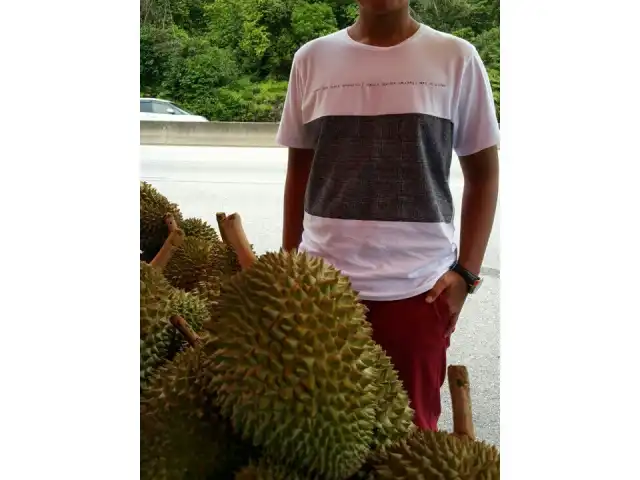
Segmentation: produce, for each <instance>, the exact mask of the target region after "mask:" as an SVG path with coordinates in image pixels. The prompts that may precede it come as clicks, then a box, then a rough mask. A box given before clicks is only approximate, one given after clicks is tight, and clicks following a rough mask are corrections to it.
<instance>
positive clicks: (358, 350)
mask: <svg viewBox="0 0 640 480" xmlns="http://www.w3.org/2000/svg"><path fill="white" fill-rule="evenodd" d="M219 312H220V313H219V317H218V318H214V319H212V321H211V322H210V324H209V325H208V326H207V328H209V329H211V330H213V331H214V333H215V335H216V336H217V338H216V340H215V342H214V345H215V347H216V352H215V354H214V355H213V356H212V358H213V362H212V370H213V372H214V374H213V379H212V386H213V387H214V388H215V389H216V391H217V393H218V397H217V401H218V405H220V407H221V411H222V413H223V415H225V416H227V417H229V418H231V420H232V423H233V424H234V426H235V428H236V429H237V430H238V431H239V432H240V433H242V434H243V436H244V437H245V438H247V439H250V440H251V441H252V442H253V443H254V444H255V445H258V446H261V447H263V449H264V452H265V454H266V455H269V456H270V457H271V458H276V459H278V461H280V462H283V466H287V467H291V468H294V469H296V470H297V471H309V472H311V473H319V474H322V475H323V478H325V479H327V480H332V479H340V480H341V479H344V478H346V477H348V476H349V475H351V474H353V473H355V472H356V471H357V470H358V469H359V467H360V466H361V465H362V463H363V462H364V459H365V457H366V455H367V453H368V452H369V447H370V444H371V443H372V441H373V431H374V426H375V424H376V412H377V405H378V402H379V401H380V398H379V396H378V395H379V394H380V393H381V389H380V387H379V385H377V383H376V379H377V377H378V374H379V372H378V371H377V370H376V369H375V368H374V367H373V363H374V359H375V356H376V351H375V347H374V346H375V344H374V342H373V340H372V338H371V327H370V325H369V324H368V323H367V322H366V320H365V312H366V309H365V307H364V306H363V305H362V304H361V303H360V302H359V301H358V297H357V294H356V293H355V292H354V291H353V289H352V288H351V285H350V283H349V281H348V279H347V278H346V277H344V276H342V275H341V274H340V273H339V272H338V271H337V270H336V269H335V268H333V267H331V266H330V265H329V264H327V263H325V262H323V261H322V260H320V259H318V258H314V257H311V256H308V255H306V254H304V253H298V252H293V253H287V252H280V253H267V254H265V255H263V256H261V257H260V258H259V259H257V261H256V262H255V263H254V264H253V266H252V267H251V268H249V269H247V270H243V271H242V272H240V273H239V274H237V275H235V276H234V277H232V278H231V279H229V280H228V281H227V282H225V283H223V285H222V292H221V295H220V304H219ZM285 462H286V465H285Z"/></svg>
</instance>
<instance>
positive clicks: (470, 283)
mask: <svg viewBox="0 0 640 480" xmlns="http://www.w3.org/2000/svg"><path fill="white" fill-rule="evenodd" d="M450 270H451V271H452V272H456V273H457V274H458V275H460V276H461V277H462V278H463V279H464V281H465V282H466V283H467V291H468V293H469V294H473V293H476V292H477V291H478V289H479V288H480V285H482V278H480V277H479V276H477V275H474V274H473V273H471V272H470V271H469V270H467V269H466V268H464V267H463V266H461V265H460V264H459V263H458V262H454V263H453V265H451V268H450Z"/></svg>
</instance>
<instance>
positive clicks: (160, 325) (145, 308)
mask: <svg viewBox="0 0 640 480" xmlns="http://www.w3.org/2000/svg"><path fill="white" fill-rule="evenodd" d="M173 292H174V289H173V287H172V286H171V285H170V284H169V282H168V281H167V279H166V278H165V277H164V275H163V274H162V272H161V271H160V270H159V269H157V268H155V267H152V266H151V265H149V264H148V263H146V262H140V339H143V338H146V337H147V336H148V335H149V334H151V333H157V332H158V331H159V330H162V329H164V327H165V326H166V325H167V322H168V320H169V317H170V316H171V312H172V308H173V306H172V302H173V296H172V295H173Z"/></svg>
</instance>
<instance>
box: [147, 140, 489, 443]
mask: <svg viewBox="0 0 640 480" xmlns="http://www.w3.org/2000/svg"><path fill="white" fill-rule="evenodd" d="M140 166H141V171H140V178H141V180H145V181H147V182H149V183H151V184H152V185H154V186H155V187H156V188H157V189H158V190H159V191H160V192H161V193H163V194H164V195H165V196H167V197H168V198H169V199H170V200H171V201H173V202H175V203H177V204H178V205H179V206H180V209H181V210H182V213H183V214H184V216H185V217H199V218H202V219H204V220H207V221H208V222H209V223H211V224H212V225H216V219H215V214H216V212H226V213H233V212H238V213H240V214H241V215H242V219H243V224H244V226H245V230H246V232H247V237H248V238H249V241H250V242H251V243H253V244H254V246H255V248H256V251H257V253H262V252H264V251H267V250H277V249H278V248H280V242H281V232H282V197H283V184H284V178H285V170H286V150H284V149H279V148H226V147H155V146H141V147H140ZM450 184H451V190H452V194H453V198H454V202H455V205H456V212H457V216H458V218H457V220H456V226H459V221H460V219H459V212H460V202H461V197H462V187H463V178H462V172H461V171H460V167H459V165H458V163H457V159H455V158H454V162H453V166H452V169H451V178H450ZM483 272H484V275H485V280H484V284H483V286H482V288H481V289H480V291H479V292H478V293H477V294H476V295H474V296H473V298H470V299H469V300H468V302H467V304H466V305H465V308H464V310H463V312H462V316H461V319H460V321H459V326H458V329H457V331H456V332H455V333H454V336H453V338H452V342H451V348H450V351H449V363H450V364H464V365H466V366H467V367H468V369H469V375H470V379H471V388H472V392H471V396H472V402H473V416H474V423H475V426H476V434H477V436H478V438H479V439H482V440H486V441H488V442H490V443H493V444H496V445H499V444H500V327H499V314H500V306H499V305H500V304H499V302H500V300H499V298H500V279H499V273H500V218H499V214H498V216H497V219H496V224H495V226H494V229H493V232H492V235H491V239H490V241H489V246H488V248H487V254H486V256H485V263H484V267H483ZM442 397H443V413H442V417H441V421H440V428H442V429H446V430H450V429H451V428H452V424H451V407H450V405H451V403H450V401H449V400H450V399H449V393H448V390H447V385H446V382H445V386H444V387H443V390H442Z"/></svg>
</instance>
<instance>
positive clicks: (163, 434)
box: [140, 346, 255, 480]
mask: <svg viewBox="0 0 640 480" xmlns="http://www.w3.org/2000/svg"><path fill="white" fill-rule="evenodd" d="M206 368H207V358H206V355H205V354H204V353H203V350H202V348H201V347H200V346H196V347H194V348H190V349H188V350H186V351H185V352H183V353H181V354H179V355H178V356H177V357H176V358H175V359H174V361H173V362H171V363H169V364H166V365H165V366H163V367H161V368H160V369H159V370H158V371H157V373H156V374H155V375H154V377H153V378H152V379H151V381H150V382H149V385H148V386H147V388H145V389H144V390H143V392H142V393H141V400H140V402H141V415H140V425H141V427H140V430H141V438H140V474H141V476H140V478H141V479H142V480H146V479H148V480H182V479H184V478H194V479H204V478H232V476H233V472H235V471H237V469H238V468H239V467H240V466H242V465H246V464H247V463H248V462H250V461H251V460H252V455H254V453H255V452H254V449H253V448H252V447H251V446H249V445H247V444H245V443H244V442H242V441H241V440H240V438H239V437H238V436H237V435H235V434H234V432H233V429H232V428H231V426H230V425H229V423H228V422H227V421H226V420H225V419H224V418H223V417H222V416H221V415H220V414H219V412H218V411H217V410H216V409H215V408H214V407H213V406H212V400H211V395H210V393H209V392H210V391H209V388H208V382H209V376H208V374H207V373H206Z"/></svg>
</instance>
